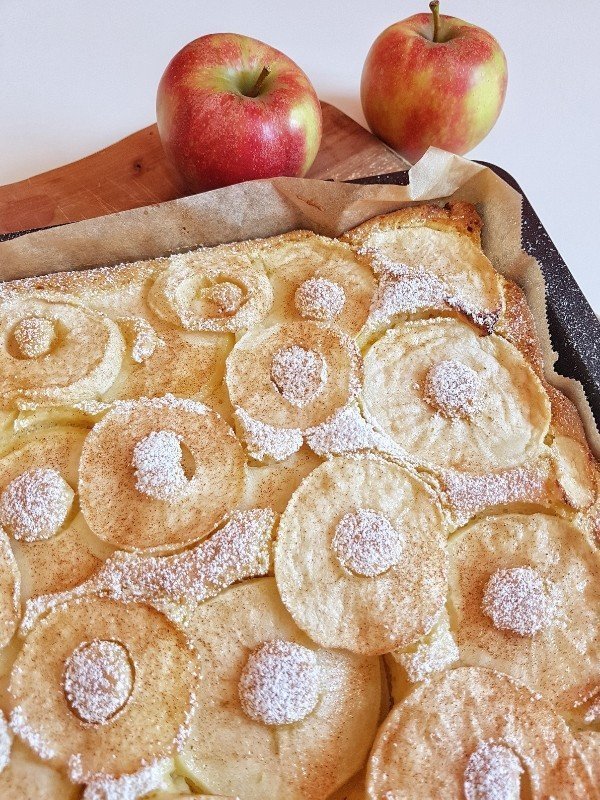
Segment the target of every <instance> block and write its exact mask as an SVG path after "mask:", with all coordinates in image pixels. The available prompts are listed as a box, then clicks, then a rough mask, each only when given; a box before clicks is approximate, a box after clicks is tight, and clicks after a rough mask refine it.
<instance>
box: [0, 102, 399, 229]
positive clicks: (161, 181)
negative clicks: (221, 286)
mask: <svg viewBox="0 0 600 800" xmlns="http://www.w3.org/2000/svg"><path fill="white" fill-rule="evenodd" d="M322 107H323V139H322V142H321V148H320V150H319V153H318V154H317V158H316V159H315V163H314V164H313V165H312V167H311V169H310V171H309V173H308V175H307V177H310V178H322V179H333V180H350V179H352V178H358V177H361V176H367V175H376V174H378V173H382V172H394V171H395V170H400V169H405V168H406V167H407V166H408V165H407V163H406V162H405V161H404V160H403V159H402V158H400V156H398V155H397V154H396V153H394V152H393V151H392V150H390V149H389V148H388V147H386V145H384V144H383V143H382V142H380V141H379V139H376V138H375V137H374V136H373V135H372V134H371V133H369V132H368V131H367V130H365V129H364V128H363V127H361V126H360V125H359V124H358V123H357V122H355V121H354V120H352V119H350V117H348V116H347V115H346V114H344V113H342V112H341V111H340V110H339V109H337V108H335V107H334V106H332V105H330V104H329V103H323V104H322ZM184 194H186V191H185V188H184V186H183V184H182V183H181V180H180V179H179V177H178V175H177V174H176V173H175V171H174V170H173V169H172V167H171V166H170V165H169V164H168V163H167V161H166V159H165V156H164V153H163V150H162V147H161V144H160V139H159V136H158V131H157V128H156V125H150V126H149V127H148V128H144V129H143V130H141V131H138V132H137V133H133V134H132V135H131V136H128V137H127V138H126V139H122V140H121V141H120V142H117V143H116V144H113V145H111V146H110V147H106V148H105V149H104V150H100V151H99V152H98V153H94V154H93V155H91V156H87V157H86V158H82V159H81V160H79V161H75V162H73V163H72V164H67V165H66V166H64V167H58V169H53V170H51V171H50V172H44V173H42V174H41V175H36V176H35V177H34V178H28V179H27V180H24V181H19V182H18V183H11V184H8V185H6V186H1V187H0V233H12V232H13V231H21V230H29V229H31V228H44V227H46V226H48V225H59V224H61V223H64V222H76V221H78V220H81V219H89V218H91V217H98V216H102V215H104V214H110V213H112V212H114V211H124V210H125V209H128V208H137V207H139V206H145V205H149V204H151V203H160V202H163V201H164V200H173V199H174V198H176V197H182V196H183V195H184Z"/></svg>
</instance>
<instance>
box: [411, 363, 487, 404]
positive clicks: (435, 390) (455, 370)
mask: <svg viewBox="0 0 600 800" xmlns="http://www.w3.org/2000/svg"><path fill="white" fill-rule="evenodd" d="M481 389H482V386H481V378H480V377H479V375H478V374H477V373H476V372H475V370H474V369H471V367H469V366H467V365H466V364H463V363H462V362H461V361H458V360H457V359H455V358H450V359H447V360H445V361H439V362H438V363H437V364H434V365H433V366H432V367H431V368H430V369H429V370H428V371H427V375H426V377H425V386H424V392H423V396H424V398H425V400H426V401H427V402H428V403H429V404H430V405H431V406H433V407H434V408H435V409H436V410H437V411H440V412H441V413H442V414H443V415H444V416H446V417H450V418H452V417H471V416H472V415H473V414H474V413H475V412H476V411H478V410H479V408H480V403H481Z"/></svg>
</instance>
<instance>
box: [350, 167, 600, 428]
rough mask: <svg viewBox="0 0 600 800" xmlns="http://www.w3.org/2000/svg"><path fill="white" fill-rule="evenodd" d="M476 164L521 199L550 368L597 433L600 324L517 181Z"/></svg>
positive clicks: (402, 178)
mask: <svg viewBox="0 0 600 800" xmlns="http://www.w3.org/2000/svg"><path fill="white" fill-rule="evenodd" d="M477 163H478V164H482V165H483V166H484V167H489V168H490V169H491V170H493V172H495V173H496V175H498V176H499V177H500V178H502V180H504V181H506V183H508V184H509V186H512V188H513V189H515V190H516V191H517V192H518V193H519V194H520V195H521V197H522V198H523V226H522V229H521V244H522V247H523V249H524V250H525V251H526V252H527V253H529V254H530V255H532V256H533V257H534V258H536V259H537V261H538V262H539V264H540V266H541V268H542V273H543V275H544V279H545V281H546V311H547V314H548V327H549V329H550V338H551V340H552V347H553V348H554V350H555V351H556V353H557V355H558V359H557V361H556V364H555V366H554V368H555V370H556V372H558V373H559V374H560V375H564V376H565V377H567V378H575V380H578V381H579V382H580V383H581V384H582V386H583V388H584V390H585V393H586V396H587V399H588V402H589V404H590V407H591V409H592V414H593V415H594V419H595V421H596V425H597V426H598V429H599V430H600V321H599V320H598V317H596V315H595V314H594V311H593V310H592V307H591V306H590V304H589V303H588V301H587V299H586V297H585V295H584V294H583V292H582V291H581V289H580V288H579V286H578V285H577V282H576V280H575V278H574V277H573V275H572V274H571V272H570V271H569V268H568V267H567V265H566V264H565V262H564V260H563V258H562V256H561V255H560V253H559V252H558V250H557V249H556V246H555V244H554V242H553V241H552V239H551V238H550V236H549V235H548V231H547V230H546V229H545V228H544V226H543V225H542V223H541V221H540V218H539V217H538V215H537V214H536V213H535V211H534V210H533V208H532V206H531V203H530V202H529V200H528V199H527V196H526V195H525V193H524V192H523V190H522V189H521V187H520V186H519V184H518V183H517V182H516V180H515V179H514V178H513V177H512V175H509V173H508V172H506V170H503V169H502V168H501V167H498V166H496V165H495V164H490V163H488V162H487V161H478V162H477ZM348 182H349V183H363V184H381V183H392V184H397V185H399V186H406V185H408V183H409V179H408V172H405V171H403V172H390V173H387V174H385V175H374V176H372V177H369V178H356V179H355V180H352V181H348Z"/></svg>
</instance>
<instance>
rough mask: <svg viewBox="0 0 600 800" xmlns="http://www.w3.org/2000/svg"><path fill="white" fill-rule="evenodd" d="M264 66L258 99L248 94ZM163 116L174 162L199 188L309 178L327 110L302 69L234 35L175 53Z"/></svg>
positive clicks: (159, 110) (166, 77) (163, 93)
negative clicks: (281, 177)
mask: <svg viewBox="0 0 600 800" xmlns="http://www.w3.org/2000/svg"><path fill="white" fill-rule="evenodd" d="M263 67H267V68H268V69H269V74H268V76H267V77H266V78H265V80H264V81H263V83H262V86H261V88H260V91H259V94H258V96H257V97H249V96H247V93H248V92H249V91H251V88H252V87H253V86H254V85H255V83H256V81H257V79H258V77H259V75H260V73H261V71H262V69H263ZM156 116H157V121H158V131H159V134H160V138H161V141H162V144H163V148H164V150H165V153H166V155H167V158H168V159H169V160H170V161H171V163H172V164H173V165H174V166H175V168H176V169H177V171H178V172H179V173H180V175H181V176H182V177H183V178H184V180H185V182H186V184H187V185H188V187H189V188H190V189H192V190H193V191H206V190H207V189H216V188H218V187H220V186H228V185H230V184H232V183H238V182H240V181H247V180H252V179H254V178H272V177H275V176H278V175H289V176H301V175H304V174H305V173H306V171H307V170H308V169H309V167H310V165H311V164H312V162H313V161H314V158H315V156H316V154H317V150H318V149H319V144H320V141H321V129H322V120H321V106H320V103H319V100H318V98H317V95H316V93H315V90H314V89H313V87H312V85H311V83H310V81H309V80H308V78H307V77H306V75H305V74H304V72H302V70H301V69H300V67H298V66H297V64H295V63H294V62H293V61H292V60H291V59H290V58H288V57H287V56H286V55H284V54H283V53H281V52H279V50H276V49H275V48H273V47H270V46H269V45H266V44H264V43H263V42H259V41H258V40H256V39H251V38H249V37H247V36H239V35H238V34H234V33H215V34H210V35H208V36H202V37H200V38H199V39H195V40H194V41H193V42H190V43H189V44H188V45H186V46H185V47H184V48H183V49H182V50H180V51H179V52H178V53H177V54H176V55H175V56H174V58H173V59H172V60H171V62H170V63H169V64H168V66H167V68H166V70H165V72H164V74H163V76H162V78H161V80H160V84H159V86H158V93H157V98H156Z"/></svg>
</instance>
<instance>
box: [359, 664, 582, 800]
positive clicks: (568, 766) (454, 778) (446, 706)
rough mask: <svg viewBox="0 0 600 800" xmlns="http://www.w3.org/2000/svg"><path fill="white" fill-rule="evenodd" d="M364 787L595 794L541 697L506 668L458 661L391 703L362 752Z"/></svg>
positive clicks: (391, 794)
mask: <svg viewBox="0 0 600 800" xmlns="http://www.w3.org/2000/svg"><path fill="white" fill-rule="evenodd" d="M424 731H428V733H427V734H424ZM494 786H495V790H494ZM367 795H368V797H369V798H370V799H371V800H382V799H383V798H390V800H391V798H393V800H421V799H422V800H426V799H427V800H429V798H433V797H453V798H454V797H457V798H458V797H464V798H466V800H492V798H497V797H502V798H506V799H507V800H509V799H510V800H513V798H515V800H516V798H519V797H524V796H527V797H531V798H532V800H545V799H546V798H550V797H565V798H566V797H573V798H575V797H582V798H583V797H590V798H591V797H595V796H596V792H595V789H594V786H593V784H592V782H591V780H590V778H589V775H588V774H587V770H586V765H585V763H584V761H583V759H582V756H581V753H580V751H579V748H578V746H577V744H576V742H575V739H574V736H573V734H572V733H571V732H570V730H569V729H568V727H567V726H566V724H565V722H564V721H563V720H562V719H561V718H560V717H559V716H558V714H556V713H555V712H554V711H553V710H552V708H551V707H550V706H549V705H548V704H547V703H546V702H544V701H543V700H542V699H541V698H540V697H539V696H538V695H535V694H533V693H532V692H531V691H529V689H527V688H526V687H525V686H523V685H521V684H519V683H517V681H515V680H513V679H512V678H509V677H508V676H507V675H502V674H501V673H498V672H494V671H493V670H486V669H476V668H464V667H463V668H461V669H455V670H450V671H449V672H445V673H442V674H441V675H439V676H436V677H434V678H431V679H430V680H429V681H426V682H425V683H422V684H420V685H419V686H418V687H417V688H416V689H415V690H414V691H413V692H412V693H411V694H410V695H409V696H408V697H407V698H406V699H405V700H404V701H403V702H401V703H399V704H398V705H397V706H395V707H394V708H393V709H392V711H391V713H390V714H389V716H388V718H387V719H386V721H385V722H384V724H383V725H382V727H381V728H380V730H379V733H378V735H377V739H376V740H375V745H374V747H373V750H372V752H371V758H370V761H369V767H368V773H367Z"/></svg>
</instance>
